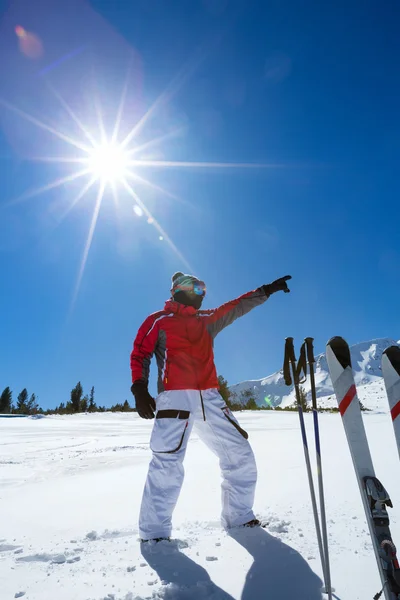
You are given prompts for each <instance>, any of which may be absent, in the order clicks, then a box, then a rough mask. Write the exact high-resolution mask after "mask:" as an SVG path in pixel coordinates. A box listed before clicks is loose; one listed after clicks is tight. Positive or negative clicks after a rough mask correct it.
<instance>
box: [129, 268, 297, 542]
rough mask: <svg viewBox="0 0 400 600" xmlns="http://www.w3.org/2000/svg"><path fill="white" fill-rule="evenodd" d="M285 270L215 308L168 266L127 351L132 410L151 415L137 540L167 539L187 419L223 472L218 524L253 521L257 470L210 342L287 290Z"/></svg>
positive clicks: (202, 289)
mask: <svg viewBox="0 0 400 600" xmlns="http://www.w3.org/2000/svg"><path fill="white" fill-rule="evenodd" d="M288 279H291V277H290V275H287V276H286V277H282V278H280V279H277V280H276V281H274V282H272V283H270V284H267V285H263V286H261V287H260V288H258V289H256V290H254V291H252V292H249V293H247V294H244V295H243V296H241V297H240V298H237V299H236V300H232V301H231V302H227V303H226V304H223V305H222V306H220V307H219V308H216V309H214V310H200V307H201V304H202V302H203V299H204V297H205V294H206V286H205V284H204V282H203V281H200V280H199V279H197V278H196V277H194V276H193V275H185V274H183V273H175V275H173V277H172V287H171V299H170V300H168V302H167V303H166V304H165V307H164V310H162V311H160V312H157V313H154V314H152V315H150V316H149V317H148V318H147V319H146V320H145V321H144V323H143V325H142V326H141V327H140V329H139V331H138V334H137V336H136V339H135V342H134V346H133V351H132V353H131V370H132V382H133V384H132V388H131V390H132V393H133V395H134V396H135V401H136V408H137V411H138V413H139V416H140V417H142V418H144V419H153V418H154V412H155V411H156V420H155V423H154V427H153V431H152V434H151V440H150V447H151V450H152V453H153V458H152V460H151V462H150V467H149V472H148V475H147V481H146V485H145V488H144V492H143V499H142V505H141V509H140V517H139V533H140V537H141V539H142V541H148V540H157V541H159V540H162V539H169V537H170V535H171V528H172V525H171V521H172V513H173V510H174V508H175V505H176V502H177V500H178V496H179V493H180V490H181V487H182V483H183V476H184V470H183V459H184V456H185V452H186V447H187V443H188V440H189V436H190V433H191V431H192V428H193V426H194V427H195V429H196V432H197V434H198V435H199V437H200V439H201V440H202V441H203V442H205V444H206V445H207V446H208V447H209V448H210V449H211V450H212V451H213V452H214V453H215V454H216V455H217V456H218V458H219V461H220V467H221V471H222V477H223V482H222V524H223V526H224V527H225V528H230V527H237V526H240V525H247V526H257V525H259V524H260V523H259V521H258V520H257V519H256V518H255V516H254V513H253V501H254V491H255V485H256V480H257V469H256V463H255V459H254V455H253V451H252V449H251V447H250V444H249V442H248V441H247V438H248V435H247V433H246V432H245V431H244V430H243V429H242V428H241V427H240V425H239V423H238V421H237V420H236V418H235V417H234V415H233V414H232V413H231V411H230V410H229V408H228V407H227V406H226V404H225V402H224V400H223V399H222V397H221V395H220V394H219V392H218V378H217V373H216V369H215V365H214V353H213V342H214V338H215V337H216V335H217V334H218V333H219V332H220V331H222V329H224V328H225V327H227V325H230V324H231V323H233V321H235V319H237V318H238V317H241V316H243V315H245V314H246V313H248V312H249V311H250V310H252V309H253V308H255V307H256V306H258V305H260V304H263V303H264V302H265V301H266V300H267V299H268V298H269V296H271V294H273V293H275V292H278V291H283V292H289V289H288V287H287V283H286V281H287V280H288ZM153 354H155V356H156V360H157V365H158V394H159V395H158V397H157V400H156V401H154V399H153V398H152V397H151V395H150V394H149V392H148V379H149V369H150V361H151V358H152V356H153Z"/></svg>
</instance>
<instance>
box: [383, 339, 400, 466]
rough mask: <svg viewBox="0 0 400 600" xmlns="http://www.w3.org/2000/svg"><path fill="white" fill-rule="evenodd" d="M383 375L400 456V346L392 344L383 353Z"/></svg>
mask: <svg viewBox="0 0 400 600" xmlns="http://www.w3.org/2000/svg"><path fill="white" fill-rule="evenodd" d="M382 375H383V379H384V382H385V387H386V393H387V397H388V400H389V406H390V414H391V416H392V423H393V429H394V435H395V438H396V444H397V450H398V452H399V457H400V347H399V346H390V348H387V349H386V350H385V351H384V353H383V355H382Z"/></svg>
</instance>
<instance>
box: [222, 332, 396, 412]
mask: <svg viewBox="0 0 400 600" xmlns="http://www.w3.org/2000/svg"><path fill="white" fill-rule="evenodd" d="M396 344H397V345H398V344H399V342H397V341H395V340H393V339H391V338H379V339H375V340H370V341H367V342H361V343H359V344H355V345H353V346H351V348H350V351H351V360H352V366H353V371H354V380H355V383H356V385H357V386H360V387H361V394H360V400H361V401H362V402H363V403H365V405H366V406H367V408H371V409H376V410H382V411H387V410H388V409H387V398H386V395H385V396H384V397H381V400H382V402H379V404H377V402H376V398H375V396H374V394H373V393H372V394H370V393H369V392H368V391H367V392H364V390H363V389H362V387H363V386H367V385H370V384H377V385H378V387H377V388H373V389H374V390H375V389H379V388H380V384H382V387H383V379H382V368H381V360H382V353H383V351H384V350H385V349H386V348H388V347H389V346H393V345H396ZM315 360H316V362H315V385H316V388H317V397H318V398H323V399H324V400H323V403H322V405H323V406H325V407H328V406H337V403H336V399H335V397H334V395H333V387H332V383H331V379H330V376H329V371H328V365H327V362H326V357H325V354H320V355H318V356H316V357H315ZM303 386H304V388H305V390H306V392H307V399H308V401H309V403H310V402H311V394H310V389H311V387H310V378H309V377H307V380H306V381H305V383H304V384H303ZM230 389H231V391H232V392H234V393H236V394H237V395H238V396H239V397H240V393H241V392H242V391H244V390H247V389H251V390H252V392H253V394H254V397H255V399H256V401H257V402H258V404H259V405H265V398H266V397H268V398H269V401H270V402H271V403H272V405H273V406H282V407H285V406H290V405H292V404H293V403H294V402H295V395H294V389H293V387H287V386H286V384H285V381H284V378H283V372H282V370H280V371H278V372H277V373H274V374H273V375H269V376H268V377H264V378H263V379H256V380H250V381H243V382H241V383H238V384H236V385H233V386H231V388H230ZM329 398H330V400H329ZM369 398H371V400H372V403H371V405H368V399H369Z"/></svg>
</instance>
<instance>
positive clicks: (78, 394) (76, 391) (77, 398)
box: [71, 381, 83, 413]
mask: <svg viewBox="0 0 400 600" xmlns="http://www.w3.org/2000/svg"><path fill="white" fill-rule="evenodd" d="M82 394H83V389H82V386H81V382H80V381H78V383H77V384H76V386H75V387H74V388H73V389H72V390H71V409H72V412H74V413H77V412H79V410H80V408H81V401H82Z"/></svg>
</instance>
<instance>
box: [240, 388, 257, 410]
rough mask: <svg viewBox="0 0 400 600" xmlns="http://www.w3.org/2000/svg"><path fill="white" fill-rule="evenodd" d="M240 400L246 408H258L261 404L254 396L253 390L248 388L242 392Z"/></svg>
mask: <svg viewBox="0 0 400 600" xmlns="http://www.w3.org/2000/svg"><path fill="white" fill-rule="evenodd" d="M240 401H241V404H242V406H243V408H245V409H246V410H258V408H259V406H258V404H257V401H256V399H255V397H254V394H253V391H252V390H251V389H250V388H248V389H247V390H243V391H242V392H241V394H240Z"/></svg>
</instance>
